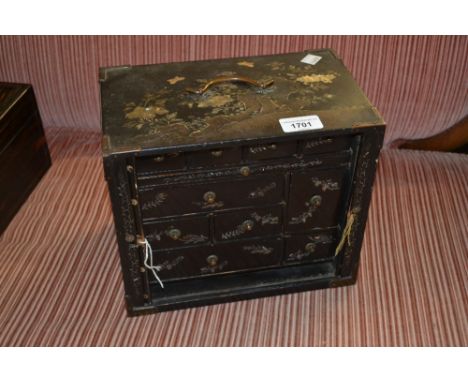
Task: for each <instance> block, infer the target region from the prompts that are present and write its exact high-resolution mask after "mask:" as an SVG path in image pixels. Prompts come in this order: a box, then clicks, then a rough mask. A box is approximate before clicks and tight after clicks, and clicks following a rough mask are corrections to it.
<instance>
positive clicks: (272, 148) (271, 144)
mask: <svg viewBox="0 0 468 382" xmlns="http://www.w3.org/2000/svg"><path fill="white" fill-rule="evenodd" d="M268 148H269V149H270V150H276V148H277V146H276V143H270V144H269V145H268Z"/></svg>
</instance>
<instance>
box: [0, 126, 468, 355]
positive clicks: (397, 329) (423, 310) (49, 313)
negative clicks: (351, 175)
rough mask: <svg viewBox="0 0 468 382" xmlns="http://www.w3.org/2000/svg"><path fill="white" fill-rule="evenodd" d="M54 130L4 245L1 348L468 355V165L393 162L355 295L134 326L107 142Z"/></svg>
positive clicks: (161, 318)
mask: <svg viewBox="0 0 468 382" xmlns="http://www.w3.org/2000/svg"><path fill="white" fill-rule="evenodd" d="M47 134H48V142H49V147H50V149H51V153H52V159H53V166H52V167H51V169H50V170H49V172H48V173H47V174H46V176H45V177H44V178H43V179H42V181H41V182H40V184H39V185H38V187H37V188H36V189H35V191H34V192H33V194H32V195H31V196H30V197H29V199H28V201H27V202H26V204H25V205H24V206H23V207H22V209H21V210H20V211H19V213H18V214H17V215H16V217H15V218H14V220H13V221H12V222H11V224H10V226H9V227H8V229H7V230H6V231H5V232H4V234H3V235H2V236H1V237H0V345H2V346H468V319H467V317H468V298H467V284H468V283H467V281H468V266H467V259H468V256H467V255H468V207H467V206H468V156H466V155H459V154H441V153H432V152H415V151H404V150H403V151H396V150H384V151H383V152H382V156H381V160H380V163H379V169H378V173H377V178H376V183H375V188H374V193H373V196H372V202H371V209H370V214H369V221H368V224H367V228H366V233H365V238H364V244H363V248H362V256H361V266H360V273H359V279H358V282H357V284H356V285H354V286H351V287H346V288H338V289H328V290H319V291H313V292H305V293H298V294H291V295H285V296H277V297H269V298H263V299H256V300H250V301H241V302H236V303H229V304H222V305H214V306H209V307H201V308H194V309H186V310H179V311H173V312H166V313H161V314H156V315H148V316H143V317H136V318H129V317H127V313H126V310H125V306H124V298H123V295H124V292H123V283H122V277H121V273H120V264H119V258H118V252H117V243H116V238H115V234H114V227H113V220H112V214H111V209H110V201H109V196H108V192H107V188H106V183H105V181H104V176H103V170H102V162H101V153H100V136H99V134H97V133H94V132H91V133H90V132H89V131H74V132H73V133H69V132H66V130H61V129H49V130H48V131H47Z"/></svg>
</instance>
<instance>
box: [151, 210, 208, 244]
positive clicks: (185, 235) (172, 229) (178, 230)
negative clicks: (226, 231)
mask: <svg viewBox="0 0 468 382" xmlns="http://www.w3.org/2000/svg"><path fill="white" fill-rule="evenodd" d="M143 229H144V232H145V237H146V238H147V239H148V241H149V242H150V244H151V246H152V247H153V249H166V248H174V247H181V246H188V245H200V244H206V243H208V241H209V239H210V234H209V232H210V231H209V220H208V217H207V216H203V217H195V218H174V219H172V220H167V221H164V222H155V223H144V227H143Z"/></svg>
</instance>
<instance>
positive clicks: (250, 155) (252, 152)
mask: <svg viewBox="0 0 468 382" xmlns="http://www.w3.org/2000/svg"><path fill="white" fill-rule="evenodd" d="M244 150H245V151H244V152H245V154H244V158H245V159H246V160H248V161H256V160H263V159H273V158H284V157H290V156H292V155H293V154H295V153H296V150H297V142H296V141H291V142H280V143H276V142H273V143H266V144H263V145H255V146H247V147H245V148H244Z"/></svg>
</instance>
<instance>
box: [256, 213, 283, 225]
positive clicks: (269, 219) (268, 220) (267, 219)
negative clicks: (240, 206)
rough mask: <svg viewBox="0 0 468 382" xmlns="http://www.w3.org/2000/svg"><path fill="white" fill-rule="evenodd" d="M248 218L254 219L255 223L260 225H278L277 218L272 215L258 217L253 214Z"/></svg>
mask: <svg viewBox="0 0 468 382" xmlns="http://www.w3.org/2000/svg"><path fill="white" fill-rule="evenodd" d="M250 217H252V218H253V219H255V221H256V222H258V223H261V224H262V225H265V224H279V217H278V216H273V215H272V214H267V215H263V216H262V215H259V214H258V213H256V212H253V213H252V214H250Z"/></svg>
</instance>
